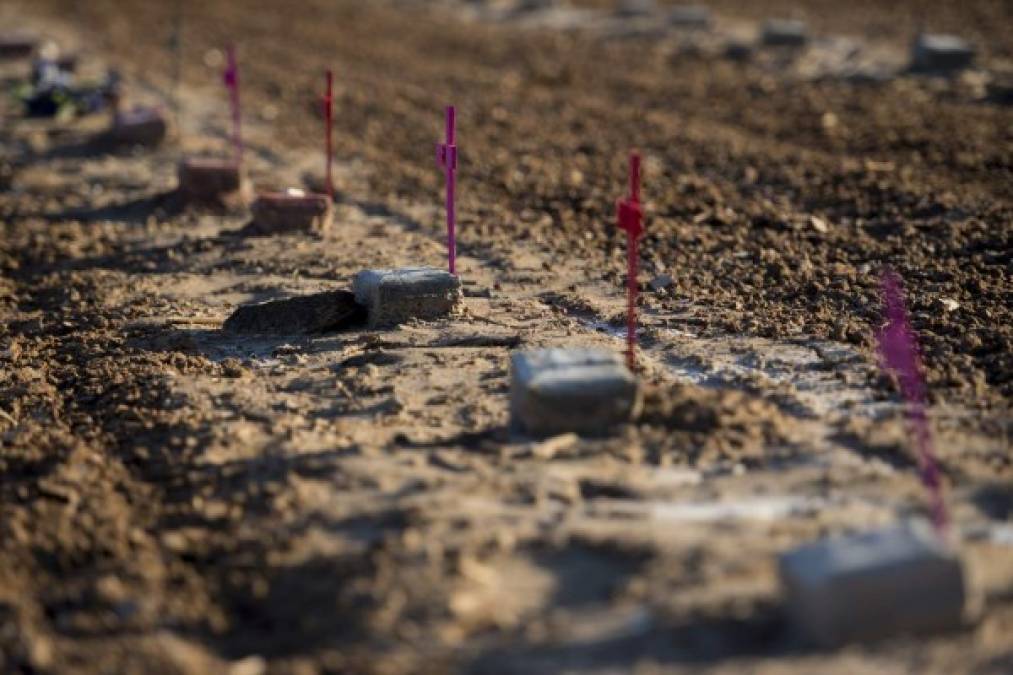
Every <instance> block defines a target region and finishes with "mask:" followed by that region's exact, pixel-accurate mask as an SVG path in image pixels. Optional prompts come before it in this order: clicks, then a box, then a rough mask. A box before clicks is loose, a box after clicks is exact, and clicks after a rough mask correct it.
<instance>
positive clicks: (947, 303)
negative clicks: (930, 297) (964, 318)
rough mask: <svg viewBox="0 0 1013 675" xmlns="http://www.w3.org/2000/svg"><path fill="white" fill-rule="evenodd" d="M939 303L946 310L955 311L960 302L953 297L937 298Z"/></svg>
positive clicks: (958, 307)
mask: <svg viewBox="0 0 1013 675" xmlns="http://www.w3.org/2000/svg"><path fill="white" fill-rule="evenodd" d="M939 304H940V305H942V306H943V309H945V310H946V311H947V312H955V311H957V310H958V309H960V303H959V302H957V301H956V300H954V299H953V298H939Z"/></svg>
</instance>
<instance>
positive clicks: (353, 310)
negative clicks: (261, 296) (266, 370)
mask: <svg viewBox="0 0 1013 675" xmlns="http://www.w3.org/2000/svg"><path fill="white" fill-rule="evenodd" d="M364 314H365V313H364V311H363V309H362V307H360V306H359V304H358V303H356V302H355V296H354V295H353V294H352V293H350V292H348V291H326V292H324V293H316V294H314V295H305V296H300V297H295V298H289V299H287V300H274V301H271V302H264V303H261V304H257V305H246V306H244V307H240V308H239V309H237V310H236V311H235V312H234V313H233V314H232V316H230V317H229V318H228V319H227V320H226V321H225V325H224V326H223V328H224V330H227V331H230V332H234V333H265V334H278V335H297V334H310V333H324V332H328V331H335V330H340V329H343V328H350V327H352V326H355V325H357V324H361V323H364V321H365V316H364Z"/></svg>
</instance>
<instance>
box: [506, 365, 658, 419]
mask: <svg viewBox="0 0 1013 675" xmlns="http://www.w3.org/2000/svg"><path fill="white" fill-rule="evenodd" d="M642 403H643V402H642V394H641V391H640V387H639V385H638V383H637V380H636V378H635V377H634V376H633V374H632V373H631V372H630V371H629V370H628V369H627V368H626V366H625V365H624V364H623V362H622V360H621V359H620V357H619V356H618V355H617V354H614V353H612V352H609V351H605V350H597V349H581V348H577V349H574V348H566V349H564V348H550V349H538V350H531V351H523V352H515V353H514V354H513V355H512V356H511V385H510V412H511V418H512V420H513V423H514V425H515V426H516V427H518V428H520V429H523V430H524V431H527V432H528V433H531V434H535V435H550V434H561V433H566V432H578V433H589V434H598V433H604V432H606V431H608V430H609V429H610V428H612V427H614V426H616V425H618V424H623V423H625V422H629V421H631V420H632V419H634V417H635V416H636V415H637V414H639V411H640V408H641V407H642Z"/></svg>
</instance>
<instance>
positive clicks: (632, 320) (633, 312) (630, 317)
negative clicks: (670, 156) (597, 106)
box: [616, 150, 644, 370]
mask: <svg viewBox="0 0 1013 675" xmlns="http://www.w3.org/2000/svg"><path fill="white" fill-rule="evenodd" d="M616 213H617V220H618V225H619V229H621V230H626V300H627V308H626V365H627V366H629V368H630V370H633V369H635V368H636V365H637V291H638V290H639V286H638V284H637V275H638V273H639V267H640V252H639V240H640V235H641V234H643V232H644V224H643V216H644V211H643V207H642V206H641V205H640V153H638V152H637V151H635V150H634V151H632V152H630V193H629V196H628V197H627V198H626V199H620V200H619V202H618V204H617V207H616Z"/></svg>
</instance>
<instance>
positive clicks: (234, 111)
mask: <svg viewBox="0 0 1013 675" xmlns="http://www.w3.org/2000/svg"><path fill="white" fill-rule="evenodd" d="M223 82H224V84H225V86H226V88H227V89H228V92H229V100H230V106H231V119H232V133H231V142H232V146H233V162H232V167H233V168H234V170H235V172H236V175H237V176H238V181H239V183H241V181H242V178H241V166H242V162H243V154H244V153H243V150H244V148H243V136H242V129H241V126H242V112H241V107H240V105H241V100H240V77H239V64H238V60H237V57H236V51H235V48H234V47H233V46H230V47H229V48H228V49H227V64H226V68H225V71H224V73H223ZM324 91H325V93H324V95H323V97H322V105H323V117H324V120H325V125H326V130H325V139H324V149H325V153H326V168H325V175H326V188H325V192H326V195H319V197H321V198H322V199H325V200H326V204H327V208H328V209H329V208H330V205H331V203H332V202H333V199H334V188H333V180H332V179H333V177H332V164H333V145H332V133H333V129H332V127H333V105H334V100H333V96H334V94H333V74H332V72H331V71H327V73H326V81H325V90H324ZM456 113H457V111H456V108H455V107H454V106H448V107H447V109H446V112H445V137H444V140H443V141H442V142H440V143H438V144H437V147H436V159H437V165H438V167H439V168H440V169H441V170H442V171H443V172H444V177H445V181H446V184H445V188H446V192H445V211H446V224H447V265H448V273H446V274H444V275H441V273H439V271H437V270H431V269H427V268H408V269H401V270H367V271H366V272H363V273H360V274H359V275H357V276H356V278H355V288H354V294H355V298H356V301H357V302H359V303H361V304H362V305H364V306H367V307H368V308H369V316H370V326H372V327H383V326H387V325H396V324H397V323H399V322H401V321H403V320H404V319H405V318H406V317H409V316H415V317H419V316H420V314H419V313H418V311H417V306H418V305H417V301H418V299H419V297H416V296H414V295H413V293H417V292H418V293H428V294H430V296H431V297H432V298H436V299H437V300H439V301H440V302H438V303H436V304H434V305H433V307H434V309H433V312H432V314H431V315H426V316H423V317H422V318H435V317H436V316H441V315H444V314H446V313H448V312H449V311H450V310H451V309H452V307H453V305H454V303H455V302H456V300H457V299H458V298H459V292H460V281H459V278H458V274H457V260H456V236H457V229H456V225H457V223H456V205H455V199H456V177H457V170H458V145H457V128H456ZM115 119H116V124H120V125H128V126H129V124H130V118H129V117H128V116H125V115H123V114H121V113H120V112H119V111H117V114H116V117H115ZM184 165H186V162H184ZM198 169H199V164H194V165H193V170H194V171H197V170H198ZM212 173H213V172H212ZM202 175H204V176H205V178H206V176H207V175H211V174H206V175H205V174H200V172H199V171H197V173H195V174H194V175H193V176H191V177H190V180H191V181H192V182H197V183H199V182H200V181H201V180H202V178H201V176H202ZM628 178H629V188H628V194H627V196H626V197H625V198H624V199H620V200H619V201H618V202H617V215H616V218H617V226H618V227H619V228H620V229H622V230H623V231H625V232H626V237H627V335H626V341H627V350H626V367H625V368H622V367H621V365H620V364H618V363H617V362H616V361H615V359H614V355H611V354H610V353H608V352H601V351H599V350H565V349H546V350H535V351H525V352H517V353H515V354H514V355H513V358H512V377H513V382H512V385H511V409H512V411H513V414H514V416H515V421H516V422H517V423H518V426H520V427H521V428H524V429H526V430H527V431H528V432H529V433H532V434H544V433H557V432H561V431H567V430H578V431H584V430H587V431H592V430H597V429H599V428H600V427H602V426H603V425H604V426H608V425H609V424H610V423H616V422H628V421H631V420H632V419H634V418H635V416H636V414H637V409H638V406H639V404H640V403H639V401H640V389H639V384H638V382H637V381H636V378H635V376H634V373H635V371H636V369H637V368H636V365H637V364H636V333H637V318H636V306H637V293H638V282H637V277H638V261H639V250H638V248H639V247H638V243H639V239H640V237H641V235H642V234H643V231H644V223H643V217H644V213H643V206H642V204H641V157H640V155H639V153H637V152H635V151H634V152H631V153H630V157H629V177H628ZM182 182H183V181H182V174H181V183H182ZM226 183H227V186H230V187H231V186H233V183H231V182H228V181H226ZM223 185H225V184H223ZM217 187H221V186H217ZM234 187H236V188H237V189H238V188H239V187H240V186H239V185H238V184H236V185H235V186H234ZM286 194H287V193H286ZM283 196H284V195H283ZM288 196H291V197H293V198H296V201H295V204H296V205H297V206H298V208H299V209H303V208H304V207H305V203H304V202H305V200H306V199H307V198H306V197H305V196H304V195H301V196H297V195H288ZM318 202H319V200H317V202H314V204H316V203H318ZM283 203H284V199H281V200H280V201H279V196H278V195H263V196H261V197H260V198H258V200H257V203H255V205H254V215H255V220H256V219H257V217H258V212H259V213H261V214H263V213H272V211H271V209H275V210H276V211H277V209H281V211H284V210H285V209H284V207H282V206H279V204H283ZM314 208H315V207H314ZM258 209H259V211H258ZM300 213H301V212H300ZM273 217H279V216H278V213H276V212H275V213H274V216H273ZM282 217H284V216H282ZM418 289H425V290H422V291H419V290H418ZM882 294H883V300H884V307H885V318H886V319H887V321H886V324H885V326H884V328H883V329H882V330H881V331H879V333H878V334H877V340H878V344H879V354H880V358H881V364H882V367H883V368H884V369H885V370H886V371H888V372H890V373H893V374H894V375H896V377H897V379H898V381H899V383H900V389H901V392H902V394H903V396H904V398H905V401H906V408H907V415H908V421H909V424H910V437H911V438H912V444H913V445H914V447H915V450H916V451H917V453H918V457H919V464H920V469H921V477H922V481H923V483H924V484H925V486H926V489H927V491H928V493H929V496H930V502H931V511H932V522H933V524H934V533H928V532H926V531H925V530H924V529H923V528H922V527H921V526H919V525H917V524H913V525H909V526H903V527H899V528H892V529H890V530H886V531H874V532H869V533H864V534H860V535H857V536H853V537H849V538H839V539H830V540H825V541H821V542H816V543H813V544H810V545H807V546H803V547H802V548H800V549H797V550H795V551H792V552H789V553H786V554H784V555H783V556H782V557H781V564H780V574H781V578H782V582H783V584H784V587H785V593H786V596H787V600H788V606H789V608H790V610H791V611H792V612H793V613H794V614H795V616H796V618H797V620H798V623H799V625H800V626H801V627H803V629H804V630H806V631H807V632H809V633H810V635H811V636H812V637H813V638H815V639H817V640H818V641H820V642H823V643H828V644H836V643H840V642H843V641H850V640H855V639H871V638H875V637H879V636H883V635H887V634H890V633H893V632H898V631H899V632H904V631H908V630H923V629H924V630H932V629H938V628H946V627H952V626H954V625H958V624H959V623H960V622H961V620H962V618H963V610H964V606H965V600H966V589H965V581H964V574H963V567H962V564H961V561H960V559H959V557H958V556H957V555H956V554H955V552H954V551H953V550H952V548H951V547H950V543H951V542H950V538H949V536H948V531H949V527H948V526H949V522H950V521H949V516H948V514H947V509H946V504H945V500H944V498H943V493H942V485H941V480H940V475H939V470H938V466H937V462H936V458H935V453H934V448H933V445H932V436H931V431H930V427H929V423H928V419H927V414H926V410H925V406H926V403H927V401H926V387H925V382H924V378H923V377H922V374H921V364H920V357H919V353H918V347H917V341H916V338H915V334H914V331H913V329H912V328H911V325H910V322H909V319H908V316H907V310H906V308H905V303H904V299H903V292H902V288H901V281H900V278H899V276H898V275H897V274H896V273H894V272H892V271H889V270H888V271H887V272H885V273H884V275H883V279H882ZM430 296H426V297H430Z"/></svg>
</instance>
